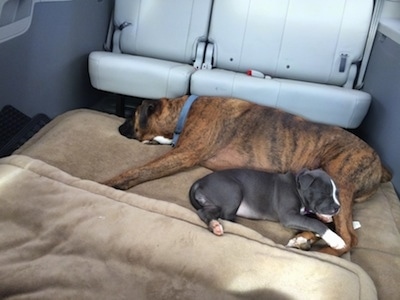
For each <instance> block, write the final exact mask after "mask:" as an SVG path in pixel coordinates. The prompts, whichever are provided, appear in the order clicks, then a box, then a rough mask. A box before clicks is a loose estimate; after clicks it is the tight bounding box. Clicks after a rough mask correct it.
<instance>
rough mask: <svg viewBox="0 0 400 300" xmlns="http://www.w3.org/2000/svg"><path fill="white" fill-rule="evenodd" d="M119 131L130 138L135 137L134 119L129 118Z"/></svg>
mask: <svg viewBox="0 0 400 300" xmlns="http://www.w3.org/2000/svg"><path fill="white" fill-rule="evenodd" d="M118 131H119V133H120V134H122V135H123V136H125V137H127V138H128V139H135V138H136V136H135V132H134V130H133V119H132V118H128V119H126V120H125V122H124V123H123V124H122V125H121V126H119V128H118Z"/></svg>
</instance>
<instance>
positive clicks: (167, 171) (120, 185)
mask: <svg viewBox="0 0 400 300" xmlns="http://www.w3.org/2000/svg"><path fill="white" fill-rule="evenodd" d="M198 162H199V156H198V155H197V154H196V153H193V152H192V151H187V150H183V149H179V148H174V149H172V150H171V151H169V152H168V153H166V154H164V155H163V156H161V157H159V158H157V159H155V160H153V161H151V162H149V163H147V164H145V165H143V166H141V167H137V168H133V169H129V170H127V171H125V172H123V173H121V174H119V175H117V176H115V177H113V178H111V179H109V180H107V181H104V182H103V184H105V185H108V186H112V187H114V188H117V189H121V190H127V189H129V188H131V187H133V186H135V185H138V184H140V183H143V182H146V181H150V180H154V179H157V178H161V177H164V176H168V175H172V174H174V173H177V172H179V171H182V170H184V169H188V168H190V167H192V166H194V165H197V164H198Z"/></svg>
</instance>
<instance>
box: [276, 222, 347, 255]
mask: <svg viewBox="0 0 400 300" xmlns="http://www.w3.org/2000/svg"><path fill="white" fill-rule="evenodd" d="M282 223H283V224H284V225H285V226H286V227H289V228H293V229H299V230H307V231H311V232H315V233H317V234H318V235H319V236H320V237H321V238H322V239H323V240H324V241H325V242H326V243H327V244H328V245H329V246H330V247H332V248H333V249H338V250H340V249H344V248H345V247H346V243H345V242H344V240H343V239H342V238H341V237H340V236H339V235H337V234H336V233H335V232H333V231H332V230H330V229H329V228H328V227H327V226H326V225H325V224H324V223H322V222H321V221H319V220H317V219H312V218H309V217H307V216H302V215H296V216H291V217H290V218H288V219H285V220H283V221H282ZM315 241H316V240H315V237H314V238H313V237H311V239H310V240H309V239H307V238H306V237H305V236H304V235H303V233H300V234H298V235H297V236H296V237H294V238H293V239H291V240H290V241H289V243H288V244H287V246H288V247H294V248H299V249H303V250H309V248H310V247H311V245H312V243H313V242H315Z"/></svg>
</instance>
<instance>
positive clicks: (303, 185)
mask: <svg viewBox="0 0 400 300" xmlns="http://www.w3.org/2000/svg"><path fill="white" fill-rule="evenodd" d="M313 181H314V176H313V175H312V173H311V172H310V171H309V170H308V169H302V170H301V171H300V172H299V173H297V174H296V182H297V187H298V188H299V189H301V190H303V191H304V190H307V189H308V188H309V187H310V185H311V184H312V183H313Z"/></svg>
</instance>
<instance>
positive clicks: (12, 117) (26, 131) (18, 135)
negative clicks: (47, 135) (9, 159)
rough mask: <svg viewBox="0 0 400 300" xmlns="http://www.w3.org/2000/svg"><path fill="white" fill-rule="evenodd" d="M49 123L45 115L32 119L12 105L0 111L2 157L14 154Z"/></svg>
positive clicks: (0, 151) (0, 147) (0, 148)
mask: <svg viewBox="0 0 400 300" xmlns="http://www.w3.org/2000/svg"><path fill="white" fill-rule="evenodd" d="M49 121H50V118H49V117H48V116H46V115H45V114H38V115H36V116H34V117H33V118H30V117H28V116H27V115H25V114H23V113H22V112H20V111H19V110H17V109H15V108H14V107H12V106H11V105H7V106H5V107H4V108H3V109H2V110H1V111H0V137H1V139H0V157H4V156H8V155H10V154H12V153H13V152H14V151H15V150H17V149H18V148H19V147H21V146H22V145H23V144H24V143H25V142H26V141H27V140H29V139H30V138H31V137H32V136H33V135H34V134H35V133H36V132H38V131H39V130H40V129H41V128H42V127H43V126H44V125H46V124H47V123H48V122H49Z"/></svg>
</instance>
